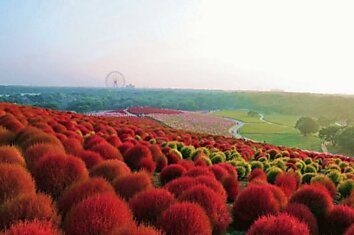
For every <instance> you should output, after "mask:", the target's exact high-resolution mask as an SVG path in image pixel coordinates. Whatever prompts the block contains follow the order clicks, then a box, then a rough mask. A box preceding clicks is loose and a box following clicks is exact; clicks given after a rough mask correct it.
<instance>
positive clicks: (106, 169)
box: [90, 159, 130, 182]
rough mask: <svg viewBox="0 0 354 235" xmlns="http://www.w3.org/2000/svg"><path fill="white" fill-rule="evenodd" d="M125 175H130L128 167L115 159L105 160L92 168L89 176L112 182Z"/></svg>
mask: <svg viewBox="0 0 354 235" xmlns="http://www.w3.org/2000/svg"><path fill="white" fill-rule="evenodd" d="M127 174H130V169H129V167H128V166H127V165H126V164H125V163H124V162H122V161H119V160H116V159H111V160H105V161H103V162H101V163H100V164H97V165H96V166H94V167H92V168H91V170H90V175H91V176H101V177H103V178H105V179H106V180H108V181H109V182H112V181H113V180H114V179H115V178H117V177H120V176H123V175H127Z"/></svg>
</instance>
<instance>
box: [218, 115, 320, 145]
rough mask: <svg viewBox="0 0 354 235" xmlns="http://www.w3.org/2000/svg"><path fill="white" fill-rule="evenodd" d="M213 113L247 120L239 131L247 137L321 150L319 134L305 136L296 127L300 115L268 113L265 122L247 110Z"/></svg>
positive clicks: (276, 143)
mask: <svg viewBox="0 0 354 235" xmlns="http://www.w3.org/2000/svg"><path fill="white" fill-rule="evenodd" d="M213 114H214V115H217V116H223V117H228V118H233V119H237V120H240V121H242V122H245V125H244V126H243V127H242V128H241V129H240V130H239V132H240V134H241V135H242V136H244V137H246V138H249V139H252V140H255V141H260V142H264V141H265V142H266V143H269V144H274V145H284V146H287V147H292V148H301V149H306V150H313V151H321V140H320V139H319V138H318V137H317V136H314V135H313V136H306V137H305V136H302V135H301V134H300V133H299V131H298V130H297V129H295V127H294V126H295V123H296V121H297V120H298V118H299V117H298V116H295V115H294V116H292V115H284V114H278V113H272V114H266V115H264V120H265V121H266V122H264V121H262V120H260V119H259V117H249V116H248V115H247V111H245V110H224V111H218V112H214V113H213ZM268 122H270V123H268Z"/></svg>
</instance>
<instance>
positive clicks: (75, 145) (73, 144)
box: [63, 138, 84, 156]
mask: <svg viewBox="0 0 354 235" xmlns="http://www.w3.org/2000/svg"><path fill="white" fill-rule="evenodd" d="M63 145H64V148H65V151H66V152H67V153H69V154H72V155H75V156H80V154H81V152H82V151H83V150H84V147H83V146H82V143H81V142H80V141H79V140H77V139H76V138H68V139H66V140H64V141H63Z"/></svg>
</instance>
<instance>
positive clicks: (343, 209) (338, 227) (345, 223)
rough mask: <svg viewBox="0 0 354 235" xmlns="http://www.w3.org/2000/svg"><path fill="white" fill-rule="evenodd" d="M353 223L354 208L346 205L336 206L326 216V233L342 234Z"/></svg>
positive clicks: (332, 234)
mask: <svg viewBox="0 0 354 235" xmlns="http://www.w3.org/2000/svg"><path fill="white" fill-rule="evenodd" d="M352 224H354V209H353V208H351V207H349V206H344V205H339V206H334V207H333V208H332V209H331V210H330V211H329V213H328V215H327V217H326V222H325V226H324V233H325V234H331V235H337V234H338V235H340V234H343V233H344V232H345V231H346V230H347V229H348V228H349V227H350V226H351V225H352Z"/></svg>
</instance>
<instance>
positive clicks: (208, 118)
mask: <svg viewBox="0 0 354 235" xmlns="http://www.w3.org/2000/svg"><path fill="white" fill-rule="evenodd" d="M148 116H149V117H152V118H154V119H156V120H159V121H161V122H163V123H165V124H166V125H168V126H170V127H173V128H176V129H181V130H186V131H192V132H198V133H210V134H213V135H225V136H231V134H230V133H229V130H230V128H231V127H233V126H235V125H236V122H235V121H232V120H228V119H225V118H222V117H216V116H212V115H209V114H207V113H200V112H187V111H185V112H181V113H178V114H162V113H155V114H149V115H148Z"/></svg>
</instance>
